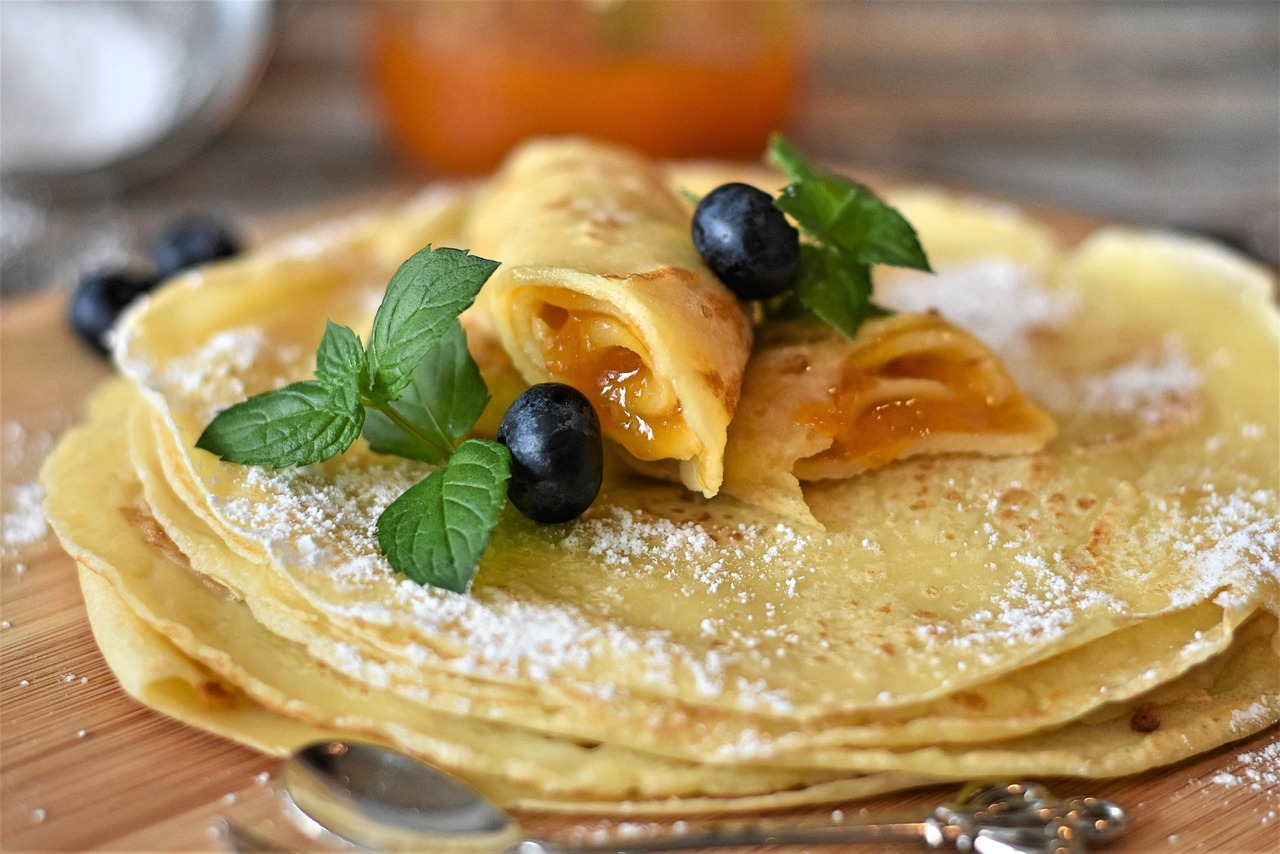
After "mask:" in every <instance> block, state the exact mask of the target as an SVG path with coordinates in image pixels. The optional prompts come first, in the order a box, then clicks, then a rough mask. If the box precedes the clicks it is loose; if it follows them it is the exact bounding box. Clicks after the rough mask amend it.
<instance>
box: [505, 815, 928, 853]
mask: <svg viewBox="0 0 1280 854" xmlns="http://www.w3.org/2000/svg"><path fill="white" fill-rule="evenodd" d="M925 833H926V830H925V826H924V822H885V823H880V824H847V825H835V824H830V825H828V824H822V825H818V824H815V825H803V824H799V825H797V824H792V825H789V826H785V827H784V826H781V825H779V826H776V827H774V826H771V825H763V824H753V825H745V826H741V827H725V828H719V829H714V830H708V831H702V832H693V833H684V834H680V835H671V836H658V837H653V838H650V839H636V840H624V841H619V842H615V843H612V844H594V843H593V844H588V845H562V844H560V843H557V842H549V841H547V840H542V839H526V840H524V841H523V842H521V843H520V844H519V845H516V846H515V847H514V848H511V849H509V852H508V854H615V852H625V854H648V852H659V851H689V850H693V849H702V848H737V847H743V846H757V845H822V844H824V843H825V844H840V845H851V844H855V843H861V842H880V843H889V842H915V841H921V842H923V841H925V838H926V837H925Z"/></svg>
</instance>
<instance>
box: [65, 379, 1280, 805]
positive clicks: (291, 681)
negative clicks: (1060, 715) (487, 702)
mask: <svg viewBox="0 0 1280 854" xmlns="http://www.w3.org/2000/svg"><path fill="white" fill-rule="evenodd" d="M130 405H131V395H130V392H129V390H128V388H127V387H126V386H125V385H124V384H121V383H116V384H114V385H113V386H112V387H109V388H108V389H107V390H106V391H105V392H104V393H103V394H101V395H99V397H98V399H97V401H96V402H95V407H94V411H93V412H92V413H91V418H90V420H89V422H88V423H87V424H86V425H85V426H82V427H80V428H78V429H77V430H75V431H73V433H72V434H70V436H69V437H68V439H67V440H66V442H64V444H63V445H62V446H61V448H60V450H59V453H58V455H57V456H56V457H55V458H54V459H53V460H52V461H51V463H50V472H49V474H50V476H51V478H52V479H53V481H54V482H56V483H58V484H59V486H60V490H59V491H58V492H56V493H55V494H53V495H52V496H51V498H50V500H51V509H52V510H53V511H54V512H55V513H57V514H58V515H59V516H60V517H61V518H62V519H63V520H64V521H65V520H69V519H70V518H71V517H73V516H75V517H77V518H78V520H79V522H80V525H81V526H82V527H78V530H77V534H78V539H77V540H76V543H77V547H76V549H75V557H76V558H77V560H78V561H79V562H80V563H81V566H82V567H83V569H82V585H83V587H84V590H85V593H86V596H87V598H88V601H89V603H90V615H91V620H92V623H93V626H94V630H95V635H96V637H97V638H98V641H99V643H100V644H101V646H102V647H103V649H104V652H105V654H106V655H107V658H108V661H109V662H110V663H111V664H112V666H113V668H115V669H116V671H117V674H118V675H119V677H120V679H121V681H122V684H123V685H124V686H125V687H126V689H128V690H129V691H130V692H131V693H133V694H134V695H135V696H138V697H139V698H140V699H143V700H144V701H146V702H148V703H149V704H150V705H153V706H156V707H159V708H161V709H163V710H165V711H167V712H168V713H170V714H173V715H175V716H177V717H179V718H181V719H183V720H186V721H188V722H191V723H195V724H197V725H200V726H203V727H204V728H207V729H210V730H212V731H215V732H219V733H221V734H224V735H230V736H232V737H235V738H238V739H239V740H241V741H245V742H247V743H249V744H251V745H253V746H255V747H258V748H259V749H263V750H266V751H268V752H272V753H278V754H284V753H287V752H288V751H290V750H292V749H296V748H297V747H299V746H300V745H302V744H304V743H306V742H308V741H310V740H314V739H316V738H321V737H333V736H350V735H353V734H357V735H359V736H360V737H362V738H373V739H375V740H379V741H384V742H388V743H392V744H395V745H397V746H400V747H402V748H404V749H407V750H410V751H412V752H414V753H415V754H417V755H420V756H424V757H427V758H429V759H430V760H431V761H433V762H435V763H436V764H438V765H441V766H442V767H445V768H447V769H450V770H452V771H454V772H455V773H459V774H462V775H463V776H465V777H467V778H468V779H469V780H471V781H472V782H473V783H474V784H475V785H477V786H478V787H479V788H481V790H482V791H484V792H485V793H486V794H488V795H489V796H490V797H492V798H494V799H495V800H497V801H499V802H501V803H505V804H507V805H511V806H535V807H538V808H543V809H547V808H551V809H573V810H583V809H593V810H596V809H601V808H617V807H618V806H619V805H620V804H622V803H623V802H627V803H626V804H625V809H627V810H643V811H655V810H657V811H661V810H663V809H673V808H676V809H679V810H681V811H682V812H690V811H700V810H704V809H705V810H712V809H716V810H723V809H759V808H762V807H776V806H783V805H796V804H803V803H814V802H826V801H830V800H833V799H836V800H839V799H849V798H853V797H859V796H865V795H869V794H873V793H876V792H879V791H884V790H888V789H892V788H900V787H903V786H908V785H918V784H921V783H925V782H935V781H941V780H954V779H961V778H964V777H967V776H971V775H999V774H1013V775H1027V774H1031V775H1043V774H1063V773H1072V774H1082V775H1095V776H1105V775H1110V774H1118V773H1126V772H1128V771H1132V770H1140V769H1141V768H1144V767H1147V765H1148V764H1149V763H1150V762H1151V761H1152V758H1153V757H1159V758H1160V759H1161V760H1163V761H1172V760H1173V759H1177V758H1181V757H1183V756H1188V755H1192V754H1193V753H1195V752H1197V751H1199V750H1203V749H1205V747H1207V746H1212V745H1214V744H1216V743H1218V741H1220V740H1222V739H1223V738H1227V737H1236V736H1239V735H1244V734H1247V733H1248V732H1250V731H1252V730H1253V729H1254V728H1256V727H1257V726H1259V725H1262V724H1264V723H1265V722H1266V721H1268V720H1270V719H1272V718H1273V717H1274V716H1275V715H1276V714H1280V707H1278V704H1280V672H1277V671H1276V669H1275V668H1272V667H1268V666H1266V665H1267V664H1268V663H1270V661H1271V659H1272V656H1273V653H1272V651H1271V649H1270V641H1271V638H1272V636H1273V635H1274V633H1275V629H1276V625H1275V620H1274V618H1273V617H1271V616H1269V615H1268V617H1267V618H1266V619H1262V620H1258V621H1254V622H1253V623H1251V624H1249V626H1248V627H1247V629H1246V630H1243V631H1241V632H1239V639H1238V640H1237V643H1236V645H1235V646H1234V647H1233V648H1232V650H1231V651H1230V652H1229V654H1226V655H1219V656H1216V657H1211V658H1210V659H1208V660H1207V662H1206V663H1205V664H1202V665H1200V666H1198V667H1195V668H1191V669H1190V670H1189V671H1188V672H1187V673H1186V674H1185V675H1184V676H1182V677H1181V678H1179V679H1174V680H1170V681H1167V682H1165V683H1164V684H1162V685H1160V686H1159V687H1158V688H1157V689H1155V690H1154V691H1149V692H1146V693H1144V694H1142V695H1141V696H1139V697H1138V698H1136V699H1131V700H1128V701H1123V702H1118V703H1116V702H1112V703H1104V704H1103V705H1102V706H1101V707H1100V708H1099V709H1098V710H1096V711H1095V712H1093V713H1092V714H1091V715H1089V716H1088V717H1087V718H1086V719H1085V720H1082V721H1080V722H1078V723H1076V724H1073V725H1070V726H1066V727H1064V728H1062V729H1061V730H1055V731H1051V732H1050V733H1049V734H1047V735H1030V736H1026V737H1024V738H1021V739H1013V740H1010V741H1008V742H1003V743H997V742H994V741H992V740H990V739H989V738H988V739H985V740H983V741H980V742H979V743H978V744H976V745H973V746H966V745H961V746H958V747H947V746H942V745H935V746H929V747H924V748H918V749H916V750H911V751H886V750H883V749H876V748H864V749H860V750H849V749H844V750H837V749H833V748H832V747H831V746H829V745H828V746H825V747H824V746H822V745H818V744H815V745H809V746H806V748H805V749H804V750H802V751H796V752H794V753H792V754H781V755H774V756H759V755H757V756H755V757H744V758H740V759H738V760H737V761H733V759H732V758H726V759H725V760H721V761H718V762H717V761H709V760H706V759H703V760H701V761H689V760H685V761H680V760H678V759H674V758H670V757H663V756H662V755H660V754H655V753H648V752H636V751H633V750H630V749H628V748H626V747H622V746H620V745H616V744H610V743H607V742H606V743H596V742H590V743H587V744H583V743H581V741H580V740H577V739H568V740H562V739H553V738H548V737H546V735H545V734H543V733H539V732H538V731H537V730H531V729H529V728H526V727H521V726H512V725H504V724H495V723H492V722H485V721H484V720H483V719H481V718H478V717H477V716H476V715H457V714H448V713H438V712H435V713H433V712H432V711H430V710H429V709H428V708H424V707H423V705H422V704H421V703H414V702H409V701H406V699H405V698H403V697H401V696H398V695H396V694H395V693H394V692H388V691H387V690H386V689H385V688H381V687H378V686H370V685H361V684H360V683H359V682H357V681H353V680H350V679H348V678H344V677H343V676H342V675H341V674H340V673H338V672H336V671H334V670H332V669H331V668H329V667H327V666H326V665H325V664H324V662H323V661H319V660H317V659H315V658H314V657H313V654H312V653H311V652H309V651H308V650H307V649H306V648H305V647H303V646H301V645H299V644H296V643H291V642H289V641H287V640H285V639H284V638H282V637H281V636H279V635H275V634H273V633H271V632H269V631H267V630H265V628H264V627H263V626H262V625H261V623H260V622H258V620H257V619H256V618H255V616H254V615H253V614H252V613H251V611H250V609H249V607H248V606H247V605H246V604H245V602H243V601H242V600H240V599H239V598H238V597H237V596H235V595H231V594H230V593H229V592H228V591H227V590H226V589H225V588H223V587H222V586H221V585H219V584H217V583H216V582H213V581H212V580H210V579H208V578H207V576H204V575H203V574H200V573H195V572H192V571H191V569H192V567H191V565H190V564H189V563H188V561H187V558H186V556H185V555H184V554H183V552H182V551H180V550H179V549H178V548H177V546H176V544H174V543H172V542H171V541H169V540H168V539H167V537H166V535H165V534H164V531H163V529H162V528H161V526H160V525H159V520H157V519H156V518H154V517H152V516H150V510H149V507H148V505H147V503H146V501H145V499H144V497H143V495H142V494H141V491H140V488H139V484H138V483H137V482H136V481H134V480H133V478H132V471H131V467H130V465H129V464H128V462H127V461H128V453H127V448H126V447H124V445H125V432H126V430H125V425H126V424H127V423H128V420H129V418H128V409H129V406H130ZM133 405H136V403H134V404H133ZM143 406H144V407H145V404H143ZM104 448H105V449H106V450H109V451H111V452H112V453H107V454H103V453H101V451H102V450H103V449H104ZM73 490H75V491H73ZM85 495H89V496H92V498H91V500H90V501H89V502H87V503H86V502H85V501H84V500H83V498H82V496H85ZM77 496H79V497H81V498H80V500H77ZM1149 661H1150V660H1149ZM1094 664H1095V666H1099V665H1101V664H1102V663H1101V662H1100V661H1098V660H1097V659H1095V661H1094ZM1060 675H1062V674H1060ZM1258 698H1261V702H1259V699H1258ZM1139 708H1141V709H1142V710H1143V714H1144V716H1145V717H1147V718H1154V719H1157V720H1159V721H1160V722H1161V725H1160V727H1159V728H1158V731H1156V732H1155V734H1154V735H1153V734H1152V733H1150V732H1144V731H1142V730H1140V729H1135V728H1134V727H1133V726H1132V725H1131V721H1130V719H1131V718H1132V716H1133V715H1134V713H1135V711H1136V710H1137V709H1139ZM988 735H989V734H988ZM493 743H499V744H500V745H501V749H500V750H496V751H495V750H491V749H488V745H490V744H493ZM764 759H768V760H769V761H767V762H766V761H763V760H764ZM851 766H854V767H859V768H862V769H864V770H863V771H862V772H860V773H855V772H851V770H850V768H851ZM672 797H680V798H683V800H680V801H677V802H675V803H672V802H671V801H669V800H668V801H667V802H666V803H665V804H664V803H662V801H663V800H665V799H669V798H672ZM651 799H652V800H651Z"/></svg>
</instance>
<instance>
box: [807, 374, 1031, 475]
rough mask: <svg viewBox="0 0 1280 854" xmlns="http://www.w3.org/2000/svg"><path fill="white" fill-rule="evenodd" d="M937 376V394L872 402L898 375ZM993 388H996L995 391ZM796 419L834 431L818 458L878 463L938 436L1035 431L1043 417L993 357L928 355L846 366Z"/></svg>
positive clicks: (875, 465)
mask: <svg viewBox="0 0 1280 854" xmlns="http://www.w3.org/2000/svg"><path fill="white" fill-rule="evenodd" d="M904 378H910V379H919V380H930V381H933V382H934V383H938V384H941V385H943V386H945V387H946V390H945V391H941V390H940V394H939V395H937V396H927V397H926V396H908V397H904V398H900V399H892V398H890V399H885V400H882V401H879V402H876V403H873V404H871V405H866V403H865V398H866V395H867V393H868V392H870V391H872V390H873V389H875V387H876V386H877V385H879V384H880V383H881V382H884V381H892V380H894V379H904ZM988 389H991V390H992V391H993V392H994V393H988V391H987V390H988ZM795 418H796V420H797V421H799V422H800V423H802V424H810V425H813V426H814V427H816V428H817V429H818V430H819V431H820V432H822V433H823V434H824V435H829V436H832V437H833V439H834V442H833V443H832V445H831V447H830V448H829V449H827V450H825V451H823V452H822V453H820V454H816V455H814V456H812V457H810V458H809V459H810V460H812V461H814V462H818V463H821V462H834V461H840V462H858V463H861V464H862V465H863V466H865V467H866V468H869V469H870V468H878V467H880V466H883V465H886V464H888V463H890V462H893V461H894V460H896V459H899V458H900V457H902V456H904V455H906V454H907V453H910V452H912V450H913V448H914V446H916V445H918V444H920V443H921V442H924V441H926V440H927V439H928V438H929V437H930V435H932V434H934V433H950V434H966V433H967V434H973V435H986V436H990V435H993V434H1011V433H1021V432H1025V431H1034V430H1036V429H1037V428H1038V425H1040V424H1041V423H1042V421H1043V416H1042V415H1041V414H1040V412H1039V411H1038V410H1036V409H1035V408H1034V407H1033V406H1032V405H1031V404H1030V403H1029V402H1027V401H1026V400H1025V398H1023V397H1022V395H1020V394H1017V393H1016V392H1015V391H1014V390H1013V388H1012V386H1011V385H1010V384H1009V382H1008V381H1007V380H1005V379H1004V377H1003V375H1002V374H1001V373H1000V372H999V369H998V367H997V366H995V365H994V364H993V363H992V361H991V359H990V358H989V357H986V356H980V357H971V358H965V359H955V358H946V357H944V356H939V355H931V354H922V355H913V356H905V357H902V358H900V359H894V360H892V361H890V362H887V363H886V364H884V365H883V366H880V367H879V368H878V369H876V370H874V371H868V370H866V369H865V368H863V367H861V366H859V367H857V368H854V369H852V370H849V371H846V373H845V375H844V376H843V377H841V381H840V386H839V388H836V389H833V390H832V397H831V399H830V400H828V401H823V402H810V403H806V404H804V405H802V406H800V407H799V408H798V409H797V410H796V413H795Z"/></svg>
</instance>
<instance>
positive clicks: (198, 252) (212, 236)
mask: <svg viewBox="0 0 1280 854" xmlns="http://www.w3.org/2000/svg"><path fill="white" fill-rule="evenodd" d="M239 252H240V238H239V237H238V236H236V234H235V232H233V231H232V230H231V229H230V228H228V227H227V226H226V225H223V224H222V223H220V222H218V221H217V220H213V219H208V218H199V219H195V218H192V219H186V220H182V221H180V222H178V223H175V224H174V225H173V226H171V227H170V228H169V230H168V231H166V232H165V234H164V236H163V237H162V238H161V239H160V242H159V243H158V244H156V248H155V250H154V251H153V252H152V258H153V260H154V261H155V265H156V275H157V276H159V277H160V278H161V279H167V278H169V277H170V276H172V275H173V274H175V273H179V272H181V271H183V270H186V269H189V268H191V267H198V266H200V265H201V264H208V263H209V262H210V261H217V260H218V259H219V258H228V257H230V256H232V255H235V254H238V253H239Z"/></svg>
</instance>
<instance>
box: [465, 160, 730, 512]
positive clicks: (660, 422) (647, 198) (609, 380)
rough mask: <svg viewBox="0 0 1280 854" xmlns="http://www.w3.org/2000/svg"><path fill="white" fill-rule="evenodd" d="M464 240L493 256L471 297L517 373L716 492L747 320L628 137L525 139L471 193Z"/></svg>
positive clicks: (659, 176) (642, 454) (639, 452)
mask: <svg viewBox="0 0 1280 854" xmlns="http://www.w3.org/2000/svg"><path fill="white" fill-rule="evenodd" d="M467 245H468V246H469V248H470V249H471V251H472V252H474V253H476V254H479V255H484V256H486V257H490V258H497V259H500V260H501V261H502V266H501V267H500V268H499V269H498V271H497V273H496V274H495V275H494V276H493V278H492V279H490V280H489V282H488V283H487V284H486V286H485V289H484V291H483V293H482V295H481V300H480V308H481V310H482V311H487V312H488V313H489V314H490V315H491V317H492V320H493V324H494V326H495V328H496V329H497V332H498V335H499V337H500V338H501V340H502V343H503V345H504V346H505V348H506V350H507V352H508V354H509V355H510V357H511V359H512V361H513V362H514V363H515V366H516V367H517V368H518V369H519V371H520V373H521V374H522V375H523V376H524V378H525V379H526V380H527V381H529V382H531V383H534V382H546V381H553V380H554V381H559V382H564V383H568V384H569V385H572V386H574V387H575V388H577V389H578V390H580V391H582V392H583V393H584V394H586V395H587V397H588V398H589V399H590V400H591V401H592V402H593V403H594V405H595V407H596V409H597V411H598V412H599V414H600V419H601V424H602V427H603V430H604V433H605V435H606V436H607V437H608V438H610V439H612V440H614V441H615V442H617V443H618V444H619V445H621V446H622V447H623V448H624V449H625V450H626V451H627V452H628V453H629V454H630V455H631V456H632V457H634V458H635V459H636V460H639V461H642V462H645V463H660V464H663V465H666V466H669V465H671V463H672V461H674V462H675V463H676V464H678V469H679V477H680V480H681V481H682V482H683V483H684V484H685V485H686V486H687V487H689V488H690V489H693V490H695V491H698V492H701V493H702V494H704V495H706V496H712V495H715V494H716V492H717V491H718V490H719V488H720V483H721V479H722V472H723V458H724V445H725V440H726V435H727V429H728V425H729V421H730V419H731V418H732V417H733V413H734V410H735V409H736V407H737V404H738V395H739V390H740V386H741V382H742V371H743V366H744V365H745V364H746V361H747V355H748V352H749V350H750V347H751V328H750V324H749V322H748V321H747V318H746V317H745V315H744V313H743V312H742V310H741V308H740V307H739V305H738V303H737V300H736V299H735V298H734V296H733V294H732V293H731V292H730V291H729V290H728V288H726V287H725V286H724V284H722V283H721V282H720V281H719V280H718V279H717V278H716V277H715V275H714V274H713V273H712V272H711V271H710V270H709V269H708V268H707V267H706V265H705V264H703V262H702V259H701V257H700V256H699V255H698V252H697V250H696V249H695V248H694V246H693V242H692V240H691V238H690V235H689V211H688V208H687V206H686V205H685V204H684V203H683V202H682V201H681V200H680V199H679V198H678V197H677V196H676V195H675V194H674V192H673V191H672V190H671V189H670V188H669V185H668V182H667V179H666V177H665V176H664V174H663V173H662V172H660V171H659V170H658V168H657V167H656V166H654V165H653V164H651V163H649V162H648V161H646V160H644V159H643V158H641V157H640V156H638V155H636V154H633V153H631V152H629V151H626V150H624V149H618V148H612V147H608V146H603V145H600V144H596V143H589V142H585V141H569V142H566V141H563V140H557V141H539V142H535V143H531V144H529V145H526V146H525V147H524V148H522V149H520V150H518V151H517V152H516V153H514V154H513V155H512V156H511V158H510V159H509V160H508V162H507V163H506V165H505V166H504V167H503V168H502V170H501V171H500V172H499V173H498V175H497V176H496V177H495V178H494V179H493V181H492V183H491V184H490V185H489V187H488V188H487V191H486V192H484V193H483V194H482V196H481V198H480V199H479V200H478V201H477V203H476V208H475V209H474V210H473V213H472V219H471V228H470V231H469V234H468V237H467Z"/></svg>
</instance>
